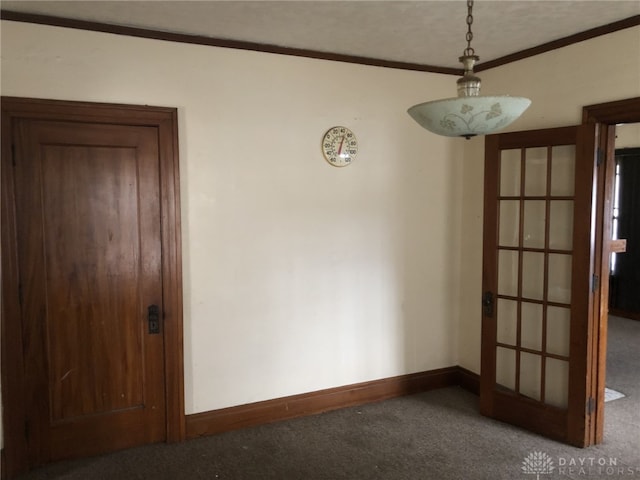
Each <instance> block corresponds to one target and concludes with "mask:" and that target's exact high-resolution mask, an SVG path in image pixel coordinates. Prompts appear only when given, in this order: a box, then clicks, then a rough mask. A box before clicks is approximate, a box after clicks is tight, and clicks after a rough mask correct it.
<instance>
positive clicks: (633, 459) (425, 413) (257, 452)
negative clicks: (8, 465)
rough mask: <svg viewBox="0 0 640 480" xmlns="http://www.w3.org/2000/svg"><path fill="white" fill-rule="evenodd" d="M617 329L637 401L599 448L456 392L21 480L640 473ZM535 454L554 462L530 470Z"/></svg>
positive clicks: (635, 330)
mask: <svg viewBox="0 0 640 480" xmlns="http://www.w3.org/2000/svg"><path fill="white" fill-rule="evenodd" d="M609 336H610V342H609V366H608V382H607V383H608V386H609V387H610V388H613V389H615V390H618V391H621V392H623V393H624V394H625V395H626V396H625V397H624V398H620V399H617V400H614V401H611V402H608V403H607V404H606V420H605V424H606V427H605V441H604V443H603V444H602V445H598V446H595V447H591V448H587V449H578V448H573V447H570V446H567V445H563V444H560V443H558V442H554V441H551V440H547V439H545V438H542V437H540V436H537V435H534V434H531V433H529V432H526V431H523V430H520V429H518V428H515V427H512V426H510V425H506V424H502V423H499V422H495V421H493V420H489V419H487V418H484V417H482V416H480V415H479V414H478V397H476V396H475V395H472V394H470V393H468V392H466V391H464V390H462V389H460V388H445V389H440V390H434V391H431V392H427V393H423V394H419V395H412V396H408V397H403V398H397V399H393V400H388V401H385V402H380V403H376V404H370V405H366V406H361V407H354V408H347V409H343V410H339V411H335V412H330V413H326V414H322V415H315V416H311V417H306V418H300V419H295V420H290V421H285V422H279V423H276V424H272V425H264V426H260V427H256V428H249V429H244V430H239V431H235V432H229V433H225V434H221V435H216V436H212V437H207V438H202V439H198V440H191V441H187V442H184V443H182V444H177V445H165V444H159V445H149V446H145V447H140V448H134V449H130V450H126V451H122V452H117V453H114V454H110V455H104V456H101V457H95V458H90V459H84V460H80V461H73V462H62V463H58V464H54V465H51V466H48V467H46V468H42V469H39V470H36V471H33V472H31V473H30V474H28V475H26V476H24V477H21V479H22V480H41V479H58V480H63V479H64V480H80V479H82V480H89V479H91V480H101V479H109V480H111V479H118V480H128V479H132V480H133V479H153V480H161V479H167V480H169V479H207V480H213V479H237V480H249V479H256V480H258V479H259V480H270V479H280V480H298V479H300V480H325V479H326V480H335V479H349V480H359V479H363V480H365V479H366V480H370V479H385V480H401V479H406V480H426V479H437V480H449V479H451V480H454V479H455V480H462V479H465V480H473V479H491V480H495V479H509V480H513V479H530V480H534V479H535V480H540V479H543V480H549V479H556V478H562V479H567V478H570V479H600V478H607V479H627V478H638V479H640V369H639V368H638V367H639V366H640V348H639V346H640V322H638V321H632V320H625V319H617V318H612V319H611V320H610V334H609ZM532 455H533V456H537V458H538V459H540V458H542V459H543V460H547V463H546V465H545V466H544V467H539V468H538V467H532V466H531V465H532V464H528V465H529V466H528V467H527V466H526V465H525V464H524V463H523V462H524V460H525V459H526V458H527V457H529V458H530V459H531V458H532ZM602 464H604V465H602ZM538 465H540V464H538ZM550 467H553V468H550Z"/></svg>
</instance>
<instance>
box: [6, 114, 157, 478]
mask: <svg viewBox="0 0 640 480" xmlns="http://www.w3.org/2000/svg"><path fill="white" fill-rule="evenodd" d="M12 140H13V145H14V159H13V162H14V167H13V168H14V178H15V210H16V227H17V229H16V231H17V240H18V242H17V243H18V248H17V251H18V273H19V279H20V280H19V282H20V285H19V290H20V293H19V295H20V305H21V308H22V312H21V313H22V314H21V320H22V334H23V358H24V368H25V399H24V400H25V409H26V429H27V444H28V456H29V464H30V465H31V466H33V465H38V464H41V463H44V462H48V461H52V460H58V459H62V458H68V457H75V456H84V455H90V454H96V453H101V452H105V451H109V450H114V449H119V448H124V447H129V446H132V445H138V444H143V443H150V442H157V441H162V440H165V438H166V425H165V421H166V417H165V416H166V411H165V380H164V353H163V336H162V334H161V328H162V325H161V322H159V329H158V331H157V332H155V333H152V332H151V331H150V328H149V322H148V307H149V306H150V305H156V306H159V307H160V306H162V305H163V298H162V271H161V255H162V251H161V242H160V202H159V186H160V181H159V157H158V132H157V129H156V128H153V127H144V126H127V125H107V124H94V123H78V122H64V121H46V120H34V119H20V120H18V121H16V122H15V124H14V128H13V139H12ZM158 320H159V318H158Z"/></svg>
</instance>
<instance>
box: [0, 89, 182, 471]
mask: <svg viewBox="0 0 640 480" xmlns="http://www.w3.org/2000/svg"><path fill="white" fill-rule="evenodd" d="M0 103H1V115H2V118H1V121H2V124H1V128H2V131H1V136H2V155H1V164H2V175H1V177H2V178H1V187H0V188H1V195H2V197H1V204H2V205H1V207H0V210H1V211H0V216H1V218H2V232H1V235H0V236H1V246H0V249H1V250H0V251H1V252H2V263H1V271H2V278H1V283H2V285H1V295H2V310H1V313H0V348H1V350H2V358H1V360H2V366H1V369H0V370H1V371H0V375H1V382H2V425H3V436H4V449H3V451H2V470H3V472H2V474H3V476H4V475H5V473H6V475H8V476H9V477H11V476H14V475H16V474H17V473H20V472H23V471H25V470H28V469H29V464H28V457H27V438H26V433H25V422H26V418H27V417H26V410H25V407H24V403H25V402H24V401H23V397H24V385H25V383H24V375H23V373H22V372H23V363H24V361H23V349H22V328H21V317H20V301H19V298H20V292H19V287H18V283H19V282H18V263H17V238H16V213H15V212H16V210H15V196H14V195H15V192H14V178H13V168H12V163H13V150H14V149H13V146H12V141H11V138H12V129H13V122H14V121H15V120H16V119H18V118H28V119H41V120H64V121H71V122H73V121H78V122H80V121H81V122H92V123H102V124H118V125H137V126H140V125H144V126H149V127H155V128H157V130H158V151H159V156H160V158H159V168H160V212H161V214H160V215H161V219H160V224H161V227H160V228H161V239H160V241H161V248H162V260H161V263H162V266H161V271H162V279H163V280H162V295H163V302H164V305H163V318H164V372H165V401H166V441H167V442H179V441H182V440H184V438H185V410H184V353H183V318H182V314H183V309H182V304H183V296H182V246H181V229H180V176H179V156H178V119H177V109H176V108H168V107H149V106H135V105H121V104H107V103H89V102H76V101H61V100H44V99H34V98H21V97H5V96H3V97H2V98H1V102H0Z"/></svg>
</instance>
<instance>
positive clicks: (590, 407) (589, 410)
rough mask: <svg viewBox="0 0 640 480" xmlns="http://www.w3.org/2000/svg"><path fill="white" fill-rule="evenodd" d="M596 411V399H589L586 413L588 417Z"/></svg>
mask: <svg viewBox="0 0 640 480" xmlns="http://www.w3.org/2000/svg"><path fill="white" fill-rule="evenodd" d="M595 410H596V399H595V398H593V397H589V398H588V399H587V405H586V411H587V415H591V414H592V413H593V412H595Z"/></svg>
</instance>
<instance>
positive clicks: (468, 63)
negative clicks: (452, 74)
mask: <svg viewBox="0 0 640 480" xmlns="http://www.w3.org/2000/svg"><path fill="white" fill-rule="evenodd" d="M472 24H473V0H467V26H468V29H467V35H466V40H467V48H465V49H464V52H463V53H462V56H461V57H460V58H459V60H460V62H461V63H462V65H463V66H464V75H463V76H462V77H461V78H459V79H458V81H457V83H458V96H457V97H454V98H446V99H444V100H435V101H433V102H425V103H420V104H418V105H414V106H413V107H411V108H410V109H409V110H408V111H407V112H408V113H409V115H411V117H412V118H413V119H414V120H415V121H416V122H418V123H419V124H420V125H421V126H422V127H424V128H426V129H427V130H429V131H431V132H433V133H437V134H438V135H444V136H447V137H465V138H467V139H468V138H471V137H473V136H475V135H486V134H488V133H493V132H495V131H498V130H500V129H502V128H504V127H506V126H507V125H509V124H510V123H511V122H513V121H514V120H515V119H516V118H518V117H519V116H520V115H522V112H524V111H525V110H526V109H527V107H529V105H531V100H529V99H528V98H522V97H510V96H508V95H498V96H481V95H480V78H478V77H476V76H475V75H474V73H473V66H474V65H475V63H476V62H477V61H478V60H479V57H478V56H477V55H476V54H475V50H474V49H473V48H471V40H473V32H472V31H471V25H472Z"/></svg>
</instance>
